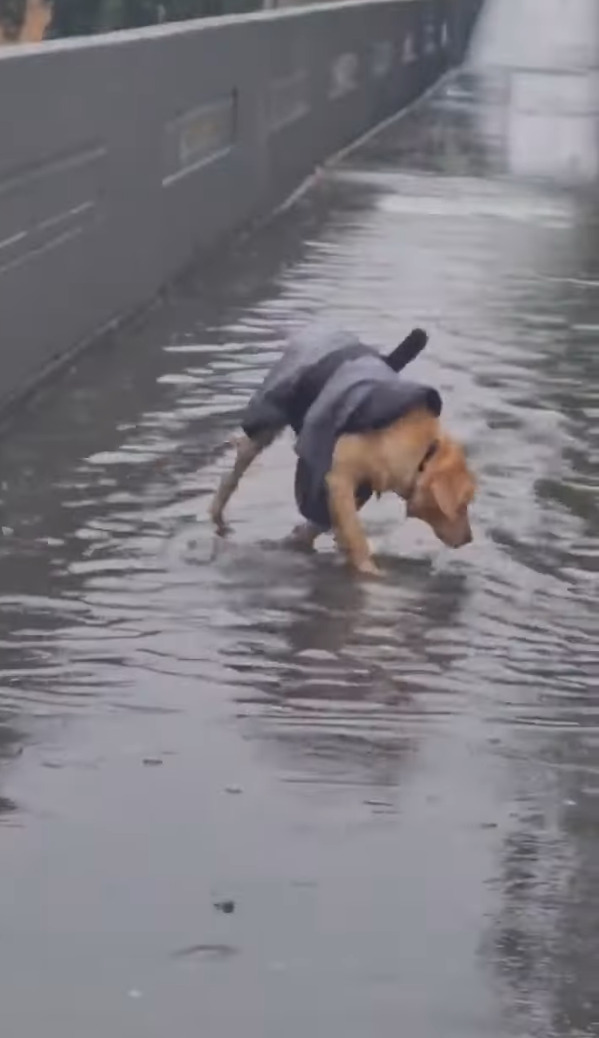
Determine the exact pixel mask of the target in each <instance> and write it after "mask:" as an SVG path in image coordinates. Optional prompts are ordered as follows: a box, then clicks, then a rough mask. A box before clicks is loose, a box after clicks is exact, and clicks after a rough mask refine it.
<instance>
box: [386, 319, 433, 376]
mask: <svg viewBox="0 0 599 1038" xmlns="http://www.w3.org/2000/svg"><path fill="white" fill-rule="evenodd" d="M427 342H428V335H427V333H426V332H425V331H423V330H422V328H414V329H412V331H411V332H410V334H409V335H408V337H407V338H406V339H404V341H403V342H400V344H399V346H396V347H395V349H394V350H393V351H392V352H391V353H389V354H388V355H387V356H386V357H385V358H384V359H385V361H386V363H387V364H388V365H389V367H390V368H392V369H393V371H396V372H399V371H403V369H404V368H405V367H407V365H408V364H410V363H411V362H412V361H413V360H414V358H415V357H417V356H418V354H419V353H422V350H423V349H424V347H425V346H426V344H427Z"/></svg>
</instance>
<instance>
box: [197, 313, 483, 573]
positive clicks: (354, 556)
mask: <svg viewBox="0 0 599 1038" xmlns="http://www.w3.org/2000/svg"><path fill="white" fill-rule="evenodd" d="M327 336H328V338H327ZM427 339H428V337H427V335H426V333H424V332H422V331H421V330H420V329H415V330H414V331H413V332H411V333H410V335H409V336H408V337H407V339H405V340H404V341H403V342H402V343H400V345H399V346H398V347H397V348H396V349H395V350H394V351H393V352H392V353H391V354H389V356H387V357H383V356H381V355H380V354H379V353H378V352H375V351H374V350H373V348H371V347H366V346H363V344H362V343H360V341H359V340H357V339H356V338H355V337H354V336H351V335H350V334H349V333H331V332H330V331H325V332H324V333H323V332H321V331H320V332H315V331H314V330H308V331H307V332H306V333H304V334H303V335H302V336H300V337H298V339H297V341H296V342H295V344H294V346H292V347H291V348H290V350H289V351H288V352H287V353H286V354H284V355H283V358H282V359H281V360H280V361H279V362H278V363H277V365H275V367H274V369H273V370H272V371H271V372H270V373H269V375H268V376H267V378H266V380H265V382H264V383H263V385H262V386H261V387H260V389H259V390H258V391H257V393H256V394H255V395H254V397H253V398H252V401H250V404H249V405H248V408H247V410H246V412H245V415H244V419H243V420H242V427H243V430H244V435H243V436H242V437H241V438H240V439H239V441H238V444H237V454H236V458H235V462H234V464H233V467H232V469H231V470H230V471H229V472H227V473H226V474H225V476H224V477H223V479H222V480H221V483H220V486H219V487H218V489H217V491H216V493H215V496H214V498H213V501H212V504H211V509H210V515H211V518H212V521H213V522H214V524H215V526H216V528H217V531H218V532H219V533H224V532H225V530H226V524H225V521H224V509H225V506H226V504H227V503H228V501H229V499H230V497H231V495H232V494H233V492H234V491H235V489H236V487H237V486H238V484H239V481H240V479H241V478H242V476H243V475H244V473H245V472H246V471H247V469H248V468H249V466H250V465H251V464H252V462H253V461H254V459H255V458H256V457H258V455H259V454H260V453H261V452H262V451H263V450H264V449H265V448H266V447H268V446H269V445H270V444H271V443H272V442H273V441H274V439H275V438H276V437H277V436H278V435H279V434H280V433H281V432H282V430H283V429H284V428H285V427H286V426H287V425H290V426H291V427H292V428H293V429H294V430H295V432H296V434H297V437H298V438H297V441H296V450H297V452H298V454H299V461H298V467H297V470H296V499H297V502H298V505H299V508H300V511H301V513H302V515H303V516H304V522H302V523H301V524H300V525H299V526H297V527H296V528H295V530H294V531H293V533H292V534H291V537H290V538H289V540H288V543H290V544H292V545H294V546H297V547H304V548H306V549H311V548H313V546H314V543H315V541H316V539H317V537H318V536H320V535H321V534H323V533H325V532H327V531H329V530H332V532H333V534H334V536H335V540H336V542H337V545H338V546H339V548H340V549H341V550H342V551H343V552H344V554H345V556H346V558H347V560H348V562H349V563H350V566H351V567H352V569H353V570H354V571H356V572H359V573H361V574H367V575H372V576H374V575H378V574H379V573H380V570H379V569H378V567H377V565H376V563H375V561H374V559H373V557H372V554H371V551H370V547H369V543H368V540H367V538H366V535H365V532H364V528H363V526H362V523H361V521H360V518H359V509H360V508H361V507H362V505H363V504H364V503H365V502H366V501H367V500H368V499H369V497H370V496H371V495H372V494H373V493H374V494H376V495H377V496H379V497H380V495H381V494H384V493H393V494H396V495H397V496H398V497H400V498H401V499H402V500H403V501H405V503H406V514H407V516H408V517H412V518H416V519H421V520H422V521H424V522H425V523H427V524H428V525H429V526H430V528H431V529H432V530H433V532H434V533H435V534H436V536H437V537H438V538H439V540H440V541H441V542H442V543H443V544H445V545H447V546H449V547H451V548H460V547H462V546H463V545H466V544H468V543H469V542H470V541H471V540H472V530H471V526H470V519H469V513H468V509H469V505H470V504H471V502H472V499H473V497H474V493H475V483H474V478H473V476H472V474H471V472H470V470H469V469H468V466H467V463H466V458H465V454H464V450H463V448H462V447H461V446H460V445H459V444H458V443H457V442H456V441H455V440H454V439H453V438H452V437H451V436H449V435H448V433H447V432H445V431H444V430H443V428H442V426H441V423H440V419H439V413H440V410H441V402H440V397H439V395H438V394H437V393H436V391H434V390H430V389H429V388H428V387H421V386H416V385H413V384H412V383H403V384H402V385H401V386H400V387H399V388H397V387H398V384H399V383H400V382H401V380H399V379H397V374H398V372H399V371H401V370H402V369H403V368H404V367H405V366H406V365H407V364H408V363H409V362H410V361H411V360H412V359H414V357H415V356H416V355H417V354H418V353H419V352H420V351H421V350H422V349H423V347H424V345H425V344H426V342H427ZM314 342H316V343H317V344H318V347H319V348H318V349H317V350H316V351H315V356H314V355H312V356H311V355H310V353H309V352H308V350H307V345H313V343H314ZM395 380H397V381H396V382H395ZM396 392H399V397H398V399H397V400H396V399H395V397H394V395H393V394H395V393H396ZM352 394H353V396H352ZM381 394H383V395H381ZM402 394H403V395H402ZM348 400H350V403H351V406H348V404H347V401H348ZM339 401H341V405H340V404H339ZM406 401H407V403H406ZM340 408H341V412H342V417H341V418H339V415H338V412H339V409H340ZM336 409H337V410H336ZM397 412H399V416H398V417H394V416H395V414H396V413H397ZM389 416H393V417H391V419H390V420H387V419H388V417H389ZM304 440H305V441H306V446H305V447H304V449H303V454H302V444H303V441H304ZM311 469H312V470H314V472H315V473H316V475H314V474H313V473H312V472H311ZM306 472H308V478H307V480H306V478H305V473H306ZM306 488H307V489H306ZM314 488H315V489H314Z"/></svg>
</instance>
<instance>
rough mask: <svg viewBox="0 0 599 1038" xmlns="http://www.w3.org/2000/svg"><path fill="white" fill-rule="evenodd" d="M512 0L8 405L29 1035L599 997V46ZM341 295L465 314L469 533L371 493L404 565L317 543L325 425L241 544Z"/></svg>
mask: <svg viewBox="0 0 599 1038" xmlns="http://www.w3.org/2000/svg"><path fill="white" fill-rule="evenodd" d="M546 2H547V3H549V2H551V5H552V9H554V5H555V4H556V3H557V0H546ZM502 4H503V8H502V9H503V11H504V15H503V18H504V21H503V22H501V23H497V22H494V21H493V18H494V17H495V16H494V14H493V11H494V10H495V11H496V10H498V9H499V8H498V6H495V7H494V6H493V5H489V8H488V10H489V12H490V14H489V16H488V17H489V18H490V19H491V21H489V22H488V23H487V29H486V30H485V32H486V33H487V35H486V37H485V35H484V33H483V30H484V23H483V25H482V27H481V34H482V35H481V37H480V39H479V41H478V44H477V48H478V49H477V51H476V52H475V53H474V54H473V56H472V61H471V63H470V65H469V67H468V68H466V69H464V70H462V71H461V72H460V73H459V74H458V75H456V76H455V77H453V78H452V79H450V80H448V81H446V83H445V84H444V85H443V86H442V87H441V88H440V90H439V91H438V92H437V93H436V94H435V95H434V96H433V97H431V98H430V99H429V100H428V101H427V103H426V104H425V105H424V106H421V107H419V108H418V109H415V110H414V111H412V112H411V113H409V114H407V115H406V116H405V117H404V118H402V120H401V121H399V122H398V123H396V124H395V125H392V126H389V127H388V128H387V129H385V130H384V131H382V132H381V133H379V134H378V135H377V136H376V137H374V138H373V139H371V141H369V142H368V143H367V144H365V145H364V146H363V147H362V148H360V149H359V150H358V151H357V152H356V153H355V154H353V155H351V156H349V157H348V158H346V159H345V160H344V161H343V162H342V163H340V164H339V165H337V166H336V167H331V168H330V169H328V170H325V171H323V172H322V173H321V175H320V176H319V178H318V180H317V182H316V183H315V184H314V186H313V188H312V189H311V190H310V192H309V193H307V194H306V195H304V196H303V198H302V199H301V200H299V201H298V202H297V203H296V204H295V205H294V206H293V207H291V208H290V209H289V210H287V211H286V212H285V213H283V214H280V215H279V216H278V217H277V218H276V219H275V220H274V221H273V222H272V223H271V224H269V225H268V226H267V227H264V228H262V229H261V230H260V231H259V232H258V233H257V234H256V235H255V236H253V237H252V238H250V239H245V240H242V241H240V242H238V243H237V244H236V246H235V247H234V248H233V249H229V250H227V251H226V252H223V253H222V254H221V255H220V256H217V257H215V258H214V259H213V260H212V261H211V263H210V264H209V265H204V266H202V267H198V268H196V269H194V270H193V271H191V272H190V273H189V274H188V275H187V277H186V278H185V279H184V280H183V281H182V282H181V283H180V285H178V286H177V288H176V289H175V290H173V291H172V292H171V293H170V294H169V296H168V298H166V299H164V300H163V301H162V303H161V305H160V306H159V307H157V308H155V310H154V311H153V312H152V313H151V314H150V315H147V316H146V317H144V318H143V319H141V320H140V321H138V322H137V323H136V324H135V325H133V326H130V327H129V328H127V329H124V330H123V331H122V332H121V333H119V334H118V335H117V336H115V337H114V338H113V339H112V340H111V341H110V342H109V343H104V344H102V345H101V346H100V347H99V348H97V349H96V350H94V351H92V352H91V353H89V354H87V355H86V356H85V357H84V358H82V359H81V360H80V361H79V362H78V364H77V365H76V366H75V368H74V369H73V370H72V371H71V372H69V373H68V374H67V375H66V376H65V378H64V379H62V380H61V381H59V382H58V383H56V384H55V385H54V386H53V387H51V388H50V389H49V390H48V391H47V392H46V393H45V394H44V395H43V397H42V398H41V399H40V400H39V402H38V404H37V406H36V407H35V409H33V410H32V411H30V412H28V414H27V415H25V416H23V417H22V418H21V419H19V420H18V421H17V422H15V423H14V424H13V426H12V427H11V430H10V432H9V434H8V435H7V436H6V437H5V439H4V440H3V443H2V462H3V487H2V494H1V496H2V502H1V503H2V525H3V527H4V535H3V538H2V541H1V542H0V588H1V593H0V624H1V627H0V641H1V645H0V652H1V666H2V670H1V675H0V677H1V690H0V780H1V781H2V790H3V792H2V797H0V813H1V816H2V818H3V819H5V820H6V823H8V822H10V825H9V824H4V825H3V826H1V827H0V832H1V833H2V836H1V839H2V850H3V883H2V884H0V915H1V917H2V919H3V925H4V927H5V931H6V932H8V933H10V935H11V942H10V954H9V953H8V952H6V951H5V952H2V951H1V950H0V976H1V977H2V980H0V990H1V991H2V1002H3V1016H4V1017H5V1019H6V1020H7V1021H8V1023H7V1028H8V1031H9V1033H10V1038H25V1036H28V1035H30V1034H37V1033H39V1032H40V1031H41V1030H42V1029H44V1033H46V1034H47V1035H48V1038H54V1036H55V1035H56V1036H58V1035H61V1036H63V1035H65V1034H66V1035H67V1036H70V1035H71V1034H80V1033H83V1032H85V1034H86V1038H100V1036H101V1038H104V1036H105V1034H107V1033H115V1034H119V1035H120V1036H122V1038H141V1036H142V1035H143V1038H154V1035H156V1038H157V1036H158V1035H161V1034H163V1033H164V1030H165V1029H166V1028H167V1027H168V1028H170V1029H171V1030H172V1031H173V1032H176V1033H178V1034H182V1035H185V1034H187V1033H189V1028H190V1021H194V1026H195V1022H197V1021H198V1020H199V1021H200V1024H201V1026H202V1028H203V1029H204V1030H206V1032H207V1033H210V1035H211V1036H214V1038H220V1036H221V1035H223V1036H224V1035H230V1034H236V1033H238V1032H239V1031H240V1030H241V1028H242V1027H243V1030H244V1033H245V1034H247V1035H248V1038H252V1036H254V1035H255V1036H256V1038H257V1036H258V1035H260V1036H262V1035H264V1034H265V1033H266V1034H273V1035H274V1034H276V1035H279V1034H283V1033H284V1034H285V1035H286V1036H287V1038H296V1036H297V1038H299V1036H300V1035H301V1036H303V1035H305V1033H306V1031H308V1030H312V1031H313V1032H315V1033H316V1034H320V1033H325V1027H326V1033H327V1034H329V1033H330V1032H331V1030H332V1031H333V1032H334V1031H335V1030H338V1031H340V1032H341V1031H343V1033H344V1035H345V1036H346V1038H354V1036H355V1038H358V1036H360V1038H362V1036H363V1035H364V1034H366V1033H370V1032H372V1033H376V1034H377V1036H379V1035H380V1036H381V1038H382V1036H384V1035H387V1034H389V1035H392V1034H396V1032H397V1026H398V1021H401V1027H402V1029H403V1030H405V1032H406V1034H409V1035H410V1036H411V1038H421V1036H422V1038H436V1036H439V1038H440V1036H443V1038H446V1036H447V1035H456V1036H459V1038H466V1036H472V1038H480V1036H481V1035H483V1034H493V1035H494V1036H498V1035H502V1036H503V1035H505V1036H506V1038H507V1035H512V1034H518V1035H521V1034H523V1033H526V1034H535V1035H539V1038H541V1036H542V1038H551V1036H552V1035H566V1034H576V1035H581V1036H583V1035H584V1036H585V1038H589V1036H591V1035H594V1034H599V1002H598V999H597V993H596V990H595V988H596V985H595V981H594V978H595V977H596V975H597V971H598V969H599V938H598V936H597V935H598V933H599V903H598V895H597V890H598V889H599V883H598V880H599V875H598V865H597V863H598V862H599V832H598V830H599V778H598V774H599V773H598V771H597V750H598V748H599V745H598V737H597V731H598V729H597V716H598V712H599V700H598V698H597V689H598V687H599V655H598V651H597V594H596V587H597V584H596V581H597V533H598V529H599V524H598V514H597V471H598V461H599V440H598V433H597V414H598V413H599V411H598V406H599V403H598V390H597V386H598V384H599V381H598V375H599V370H598V357H599V353H598V351H597V338H598V335H599V323H598V319H597V313H598V305H599V193H598V191H597V183H596V180H594V179H593V178H594V176H595V171H596V150H595V151H594V150H593V149H594V148H595V145H596V142H597V140H598V131H597V125H598V120H597V112H596V111H595V109H594V107H593V105H594V104H595V102H594V101H593V102H592V103H591V101H590V100H589V99H591V93H589V91H588V90H587V89H586V86H584V87H583V86H581V84H582V83H583V81H584V84H587V85H588V82H590V81H591V80H592V78H593V76H594V74H595V73H594V71H593V67H592V63H591V64H589V61H588V60H587V59H588V56H589V54H594V55H595V58H596V56H597V54H599V47H595V48H594V49H593V48H591V49H589V48H588V47H587V49H586V50H585V51H584V53H585V54H586V56H587V57H586V58H585V61H582V59H581V57H580V55H581V53H582V52H581V51H580V49H578V50H577V49H576V47H575V46H574V43H573V30H572V25H571V24H570V23H569V24H568V33H567V34H566V35H567V40H566V42H567V47H566V49H565V50H564V47H562V46H561V45H560V43H559V40H557V41H556V39H555V38H554V36H552V40H551V41H549V42H547V41H546V43H547V46H546V47H545V50H544V51H543V60H542V62H539V61H531V60H529V58H527V57H526V55H525V54H524V52H523V50H522V49H520V54H519V55H518V60H517V62H512V64H511V65H510V63H509V61H506V60H505V54H506V47H505V45H504V44H505V35H504V31H505V17H506V14H505V12H506V11H508V8H509V6H510V0H502ZM576 4H577V6H576V11H577V17H578V29H579V36H580V34H582V35H584V36H585V37H586V38H587V39H588V38H590V26H591V22H590V21H588V18H589V11H591V8H590V7H589V6H588V5H586V4H583V3H582V2H580V0H576ZM533 6H534V5H533V4H532V0H527V2H526V3H525V4H524V3H523V4H522V5H521V12H522V13H521V17H522V19H523V21H522V24H523V25H524V24H528V22H527V19H529V18H531V17H532V14H531V11H532V10H533ZM558 6H559V4H558ZM562 13H563V12H562ZM554 14H555V9H554ZM537 15H538V24H539V25H541V26H542V25H543V24H544V23H543V19H542V17H541V15H540V14H539V8H538V5H537ZM510 17H515V15H514V10H513V9H512V10H511V15H510ZM549 21H550V20H548V23H549ZM573 21H576V19H573ZM548 33H549V35H552V34H551V32H549V29H548ZM489 34H490V37H489ZM540 35H541V36H542V33H541V34H540ZM489 38H491V40H492V42H493V47H491V44H490V42H489ZM499 43H501V47H499V46H498V44H499ZM541 43H542V40H541V41H540V42H539V47H540V46H541ZM549 43H551V46H549ZM541 49H542V48H541ZM508 50H509V48H508ZM477 54H478V55H479V57H477ZM482 54H485V55H486V56H485V58H484V62H483V60H482V59H481V58H480V55H482ZM573 55H578V58H577V60H578V65H576V62H575V60H574V58H573ZM593 60H595V59H593ZM527 61H528V64H527ZM552 62H553V66H552V64H551V63H552ZM552 68H553V70H554V74H553V75H550V74H549V73H550V71H551V69H552ZM566 73H567V74H566ZM574 76H577V77H578V78H577V79H576V84H577V85H576V86H575V87H572V85H571V80H572V78H573V77H574ZM531 77H532V78H531ZM535 77H536V78H535ZM532 79H534V84H533V85H531V83H532ZM549 79H551V80H552V84H553V85H551V84H549V82H548V80H549ZM560 85H561V87H563V88H564V91H565V94H564V103H563V105H562V106H561V107H560V111H559V117H558V116H557V115H556V113H555V111H553V113H552V109H555V106H556V100H555V99H556V96H558V95H557V94H556V91H557V92H558V94H559V88H560ZM550 86H551V89H550ZM527 90H528V91H529V93H528V95H527V94H526V91H527ZM587 101H588V102H589V103H588V104H587V108H586V109H585V108H584V104H585V103H586V102H587ZM566 102H567V104H566ZM568 106H569V107H568ZM573 106H574V107H576V106H578V107H577V108H576V111H574V110H573ZM581 106H582V107H581ZM551 119H553V120H554V123H551ZM555 120H557V121H555ZM572 122H574V123H575V124H576V125H575V129H574V130H572V131H571V132H570V131H567V126H566V124H571V123H572ZM550 123H551V125H555V127H556V141H557V144H558V145H559V146H557V145H556V146H555V147H552V146H549V147H548V146H547V141H548V139H549V138H548V130H547V127H548V125H549V124H550ZM557 129H559V134H558V133H557ZM527 141H528V142H529V146H528V147H527V144H526V142H527ZM550 144H551V142H550ZM533 158H534V162H533V161H532V159H533ZM316 315H319V316H322V315H326V316H327V317H328V318H329V319H331V320H333V321H338V322H342V323H344V324H346V325H349V326H350V327H352V328H355V330H356V331H357V332H358V333H361V334H363V335H364V336H365V337H367V338H368V340H369V341H378V342H380V343H381V344H385V345H387V344H392V343H394V342H395V341H396V339H397V337H398V335H401V334H403V333H404V332H405V330H406V329H407V328H408V327H410V326H412V325H414V324H417V323H418V324H420V323H421V324H423V325H425V326H427V327H428V328H429V330H430V331H431V344H430V346H429V348H428V350H427V351H426V353H425V354H424V355H423V356H422V357H421V358H419V360H418V362H417V364H418V377H419V378H422V379H423V380H430V381H432V382H434V384H435V385H438V386H439V387H440V389H441V391H442V393H443V397H444V402H445V411H446V413H447V421H448V424H449V425H450V426H451V427H452V428H453V429H455V431H456V432H457V434H458V435H459V436H460V437H461V438H462V439H463V440H464V442H465V443H466V445H467V447H468V450H469V453H470V455H471V457H472V459H473V464H474V466H475V468H476V470H477V473H478V477H479V482H480V487H479V494H478V498H477V502H476V509H475V522H476V538H475V543H474V545H473V546H472V547H471V548H470V549H468V550H467V551H465V552H463V553H456V554H453V555H452V554H451V553H447V552H442V551H440V550H439V548H438V546H437V545H436V544H435V543H434V542H433V541H432V538H431V537H430V536H429V535H428V533H427V532H426V531H425V530H423V529H421V528H419V527H418V526H417V525H415V524H412V523H403V522H401V521H400V522H399V523H398V519H400V520H401V516H399V515H398V508H397V504H396V503H395V502H393V501H391V502H388V501H383V502H381V503H380V504H378V503H375V504H373V505H369V506H368V508H367V509H366V510H365V517H366V518H367V522H368V528H369V533H370V535H371V537H372V539H373V542H374V545H375V548H376V550H377V552H378V554H379V555H380V557H381V559H382V561H383V564H384V567H385V570H386V577H385V579H383V580H382V581H381V582H378V583H377V582H374V583H359V582H355V581H352V580H351V579H350V578H349V577H348V575H347V573H346V572H345V570H344V568H343V567H342V566H341V565H340V563H339V560H338V558H337V556H336V554H335V552H334V551H333V548H332V545H331V544H330V543H329V542H327V541H326V539H325V542H324V544H323V545H322V546H319V550H318V552H317V553H315V554H314V555H313V556H301V555H296V554H294V553H292V552H289V551H287V550H285V549H284V548H282V546H281V544H280V542H281V539H282V538H283V536H284V535H285V534H286V533H287V532H288V531H289V529H290V527H291V526H292V525H293V523H294V522H295V519H296V517H295V515H294V508H293V501H292V462H293V453H292V446H291V444H290V442H289V441H287V442H281V443H278V444H277V445H276V446H275V447H274V448H273V449H272V451H270V452H268V455H267V456H265V457H264V459H263V460H262V461H261V462H260V464H259V465H257V467H256V469H255V471H253V472H252V473H251V474H250V476H249V477H248V479H247V481H246V482H245V483H244V484H243V486H242V487H241V489H240V492H239V495H238V497H237V498H236V499H235V500H234V502H233V507H232V518H233V520H234V533H233V535H232V537H231V538H230V539H228V540H227V541H224V542H217V543H216V544H215V541H214V538H213V535H212V532H211V530H210V528H209V525H208V523H207V521H206V506H207V502H208V497H209V494H210V492H211V490H212V488H213V486H214V483H215V480H216V479H217V478H218V475H219V473H220V471H221V470H222V467H223V465H224V464H225V463H226V461H227V459H228V447H227V444H226V441H227V438H228V437H229V436H230V434H231V433H232V432H233V431H234V429H235V424H236V421H237V418H238V415H239V411H240V409H241V407H242V405H243V403H244V401H245V400H246V399H247V397H248V395H249V394H250V392H251V391H252V388H253V386H254V385H255V384H256V383H257V382H258V381H259V380H260V378H261V377H262V376H263V374H264V372H265V370H266V369H267V368H268V366H269V364H270V363H271V362H272V360H273V358H274V357H275V356H276V355H277V354H278V351H279V349H280V347H281V345H282V342H283V341H284V339H285V337H286V335H287V334H288V333H289V331H290V330H292V329H294V328H295V327H297V326H298V325H301V324H303V323H304V321H305V320H306V319H307V318H309V317H312V316H316ZM415 371H416V368H415ZM150 765H151V766H150ZM234 794H236V795H234ZM17 823H18V824H17ZM40 848H43V853H42V852H41V850H40ZM232 890H233V892H235V898H234V899H233V900H234V901H235V905H236V906H237V902H238V901H239V906H238V907H236V910H235V911H234V912H233V913H231V915H230V917H227V918H226V919H225V918H221V916H220V915H218V913H215V910H214V903H215V902H217V903H218V902H219V901H220V900H222V898H223V896H224V897H229V896H230V894H231V891H232ZM182 949H183V951H182ZM218 949H221V950H222V949H225V950H226V954H225V953H224V952H223V953H222V954H219V953H218ZM196 953H197V954H196ZM32 987H33V988H34V989H35V992H36V998H35V999H31V998H30V997H25V996H26V991H28V990H30V989H31V988H32ZM231 990H235V992H236V997H235V998H234V999H232V998H231V997H230V993H231ZM257 992H258V993H260V997H259V998H258V995H257ZM263 996H264V997H263ZM258 1003H259V1004H258Z"/></svg>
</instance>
